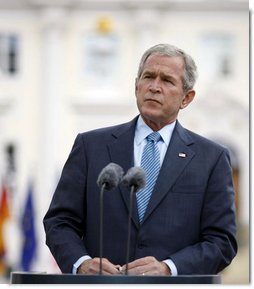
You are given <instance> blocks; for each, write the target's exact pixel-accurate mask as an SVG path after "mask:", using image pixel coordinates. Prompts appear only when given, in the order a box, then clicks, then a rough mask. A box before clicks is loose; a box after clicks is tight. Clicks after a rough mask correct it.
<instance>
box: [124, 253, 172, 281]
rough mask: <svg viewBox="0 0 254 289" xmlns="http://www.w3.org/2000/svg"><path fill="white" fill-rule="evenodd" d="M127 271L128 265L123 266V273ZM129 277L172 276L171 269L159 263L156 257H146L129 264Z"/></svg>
mask: <svg viewBox="0 0 254 289" xmlns="http://www.w3.org/2000/svg"><path fill="white" fill-rule="evenodd" d="M125 270H126V265H124V266H123V271H125ZM128 274H129V275H158V276H169V275H171V271H170V268H169V267H168V265H167V264H166V263H164V262H159V261H158V260H156V259H155V258H154V257H150V256H149V257H144V258H141V259H137V260H135V261H133V262H131V263H129V264H128Z"/></svg>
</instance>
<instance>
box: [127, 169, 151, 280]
mask: <svg viewBox="0 0 254 289" xmlns="http://www.w3.org/2000/svg"><path fill="white" fill-rule="evenodd" d="M122 184H123V185H124V186H125V187H127V189H128V190H129V191H130V199H129V216H128V235H127V249H126V271H125V275H128V263H129V258H130V239H131V216H132V203H133V201H132V199H133V193H136V192H137V191H139V190H140V189H142V188H143V187H144V186H145V184H146V178H145V172H144V170H143V169H142V168H141V167H133V168H130V169H129V170H128V171H127V173H126V175H125V176H124V177H123V179H122Z"/></svg>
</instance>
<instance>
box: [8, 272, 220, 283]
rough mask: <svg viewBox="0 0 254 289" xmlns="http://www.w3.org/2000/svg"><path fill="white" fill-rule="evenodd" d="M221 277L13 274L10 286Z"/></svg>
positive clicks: (214, 278)
mask: <svg viewBox="0 0 254 289" xmlns="http://www.w3.org/2000/svg"><path fill="white" fill-rule="evenodd" d="M220 283H221V276H219V275H179V276H126V275H119V276H106V275H73V274H46V273H32V272H11V279H10V284H220Z"/></svg>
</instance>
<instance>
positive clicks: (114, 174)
mask: <svg viewBox="0 0 254 289" xmlns="http://www.w3.org/2000/svg"><path fill="white" fill-rule="evenodd" d="M123 173H124V172H123V169H122V167H120V166H119V165H117V164H115V163H109V164H108V165H107V166H106V167H105V168H103V169H102V171H101V172H100V174H99V176H98V179H97V185H98V186H99V188H100V189H101V191H100V275H102V257H103V192H104V190H107V191H111V190H113V189H115V188H116V187H117V186H118V185H119V183H120V181H121V179H122V177H123Z"/></svg>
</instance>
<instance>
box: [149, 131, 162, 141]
mask: <svg viewBox="0 0 254 289" xmlns="http://www.w3.org/2000/svg"><path fill="white" fill-rule="evenodd" d="M160 138H161V135H160V134H159V133H158V132H157V131H154V132H152V133H150V134H149V135H148V136H147V141H153V142H155V143H157V142H158V141H159V140H160Z"/></svg>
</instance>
